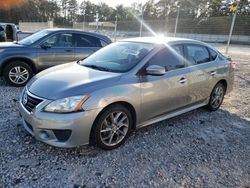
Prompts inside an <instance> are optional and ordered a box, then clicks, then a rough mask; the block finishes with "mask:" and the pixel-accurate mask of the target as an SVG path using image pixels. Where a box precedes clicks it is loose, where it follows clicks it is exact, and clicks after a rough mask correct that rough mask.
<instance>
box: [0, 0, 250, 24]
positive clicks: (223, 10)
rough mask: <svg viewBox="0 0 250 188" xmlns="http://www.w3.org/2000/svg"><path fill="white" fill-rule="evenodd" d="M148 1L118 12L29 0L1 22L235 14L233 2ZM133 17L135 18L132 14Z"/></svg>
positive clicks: (245, 11) (243, 5)
mask: <svg viewBox="0 0 250 188" xmlns="http://www.w3.org/2000/svg"><path fill="white" fill-rule="evenodd" d="M226 2H227V3H226V4H224V5H223V4H222V1H221V0H179V1H175V0H159V1H158V0H148V1H147V2H146V3H145V4H144V5H143V6H142V5H141V4H138V3H133V4H132V5H131V7H124V6H123V5H118V6H116V7H115V8H112V7H110V6H109V5H107V4H106V3H100V4H98V5H96V4H93V3H91V1H89V0H87V1H83V2H82V3H81V4H80V5H78V2H77V0H26V3H25V4H23V5H22V6H20V7H15V8H13V9H10V10H1V6H0V22H12V23H18V22H19V21H20V20H22V21H47V20H51V19H54V21H55V23H56V24H72V23H73V22H76V21H77V22H83V21H86V22H93V21H95V19H96V13H97V12H98V14H99V20H100V21H114V20H115V19H116V16H117V19H118V20H119V21H135V18H134V17H133V14H136V15H138V16H139V17H141V12H142V9H143V17H144V19H146V20H156V19H157V20H166V19H171V18H176V15H177V11H178V6H180V8H179V10H180V17H181V18H195V19H206V18H209V17H214V16H227V15H230V14H232V13H231V12H230V9H229V7H228V6H229V5H227V4H228V3H229V2H231V0H226ZM132 13H133V14H132ZM238 14H241V15H250V2H249V1H248V0H241V1H240V3H239V7H238Z"/></svg>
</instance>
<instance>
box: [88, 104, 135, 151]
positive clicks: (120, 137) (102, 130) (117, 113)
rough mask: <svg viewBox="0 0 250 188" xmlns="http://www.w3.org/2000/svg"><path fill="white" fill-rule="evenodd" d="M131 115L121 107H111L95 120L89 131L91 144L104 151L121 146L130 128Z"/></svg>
mask: <svg viewBox="0 0 250 188" xmlns="http://www.w3.org/2000/svg"><path fill="white" fill-rule="evenodd" d="M132 121H133V119H132V115H131V113H130V112H129V110H128V109H127V108H125V107H124V106H122V105H119V104H117V105H112V106H110V107H108V108H107V109H105V110H104V111H103V112H102V113H101V114H100V115H99V116H98V117H97V119H96V121H95V123H94V127H93V129H92V131H91V143H92V144H94V145H96V146H98V147H100V148H102V149H106V150H111V149H115V148H117V147H119V146H120V145H122V144H123V143H124V142H125V140H126V138H127V137H128V135H129V133H130V130H131V127H132V123H133V122H132Z"/></svg>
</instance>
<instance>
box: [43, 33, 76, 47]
mask: <svg viewBox="0 0 250 188" xmlns="http://www.w3.org/2000/svg"><path fill="white" fill-rule="evenodd" d="M43 44H44V45H46V46H50V47H73V43H72V34H71V33H61V34H56V35H53V36H51V37H49V38H48V39H46V40H45V41H44V42H43Z"/></svg>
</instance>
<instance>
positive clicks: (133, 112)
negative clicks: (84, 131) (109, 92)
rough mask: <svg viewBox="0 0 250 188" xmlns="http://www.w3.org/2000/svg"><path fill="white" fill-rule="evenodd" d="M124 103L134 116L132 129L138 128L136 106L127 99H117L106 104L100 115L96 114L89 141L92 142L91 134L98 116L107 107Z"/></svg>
mask: <svg viewBox="0 0 250 188" xmlns="http://www.w3.org/2000/svg"><path fill="white" fill-rule="evenodd" d="M117 104H119V105H122V106H124V107H125V108H127V109H128V110H129V111H130V112H131V115H132V118H133V124H132V130H135V129H136V119H137V116H136V110H135V108H134V106H133V105H132V104H130V103H128V102H126V101H116V102H112V103H110V104H108V105H107V106H105V107H104V108H103V109H102V110H101V111H100V112H99V113H98V115H97V116H96V118H95V120H94V123H93V125H92V127H91V131H90V137H89V143H91V139H92V137H91V134H92V132H93V128H94V125H95V123H96V121H97V120H98V118H99V117H100V115H101V114H102V113H103V112H104V111H105V110H106V109H107V108H109V107H110V106H113V105H117Z"/></svg>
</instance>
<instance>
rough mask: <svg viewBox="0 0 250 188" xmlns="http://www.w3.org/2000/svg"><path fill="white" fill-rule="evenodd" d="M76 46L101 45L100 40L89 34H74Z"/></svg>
mask: <svg viewBox="0 0 250 188" xmlns="http://www.w3.org/2000/svg"><path fill="white" fill-rule="evenodd" d="M75 46H76V47H102V44H101V41H100V40H99V39H98V38H96V37H93V36H90V35H83V34H75Z"/></svg>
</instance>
